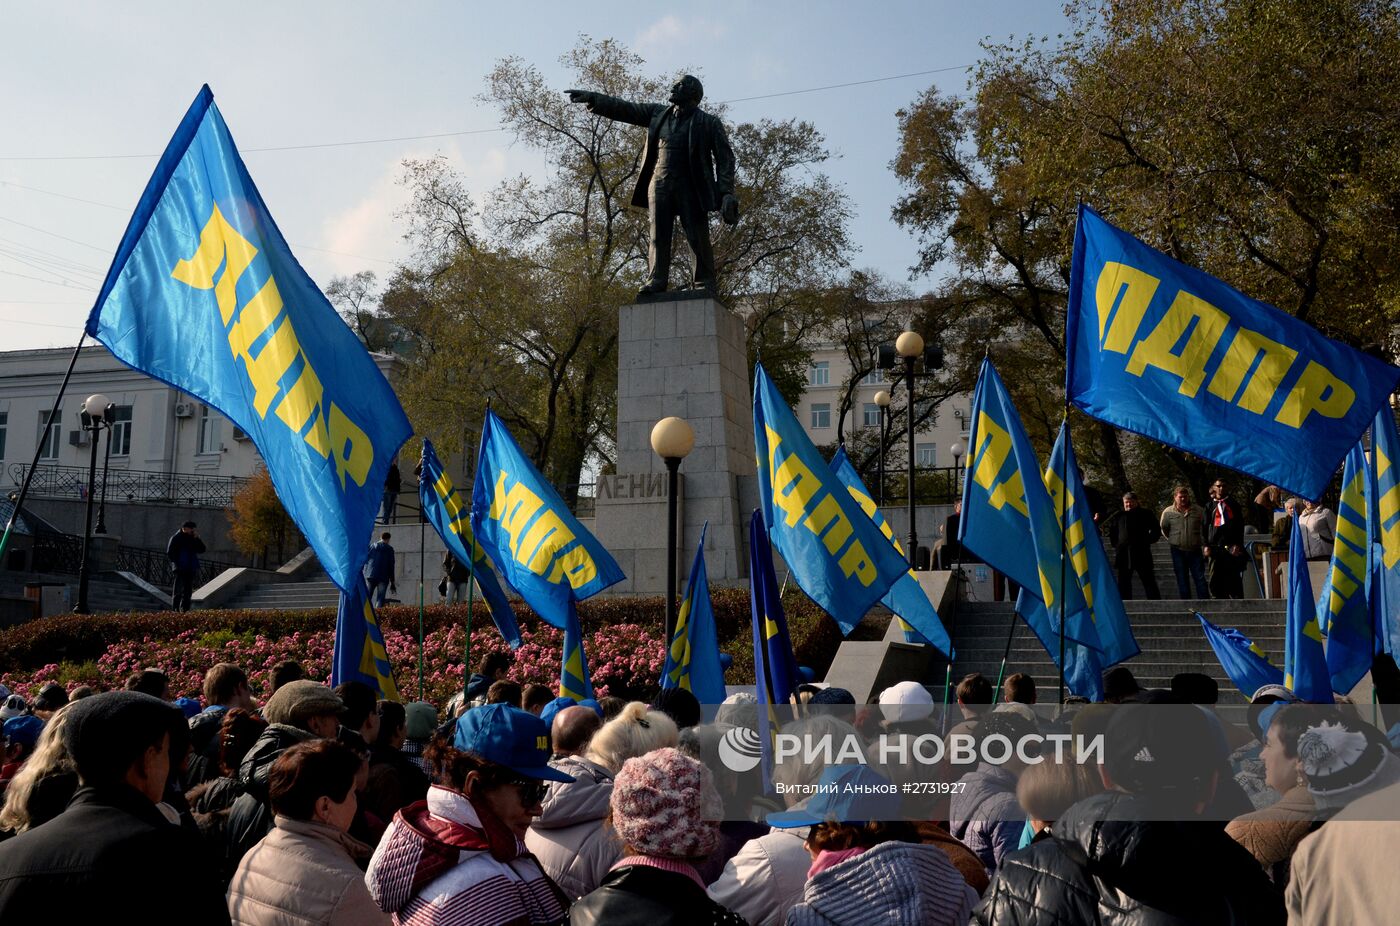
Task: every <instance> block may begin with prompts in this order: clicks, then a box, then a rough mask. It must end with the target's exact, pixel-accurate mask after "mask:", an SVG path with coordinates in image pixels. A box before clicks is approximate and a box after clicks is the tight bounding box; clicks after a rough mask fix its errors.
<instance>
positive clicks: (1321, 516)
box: [1298, 505, 1337, 559]
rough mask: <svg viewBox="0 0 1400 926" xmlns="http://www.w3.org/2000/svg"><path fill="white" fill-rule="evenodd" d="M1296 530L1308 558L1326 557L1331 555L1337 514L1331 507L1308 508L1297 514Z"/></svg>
mask: <svg viewBox="0 0 1400 926" xmlns="http://www.w3.org/2000/svg"><path fill="white" fill-rule="evenodd" d="M1298 532H1299V533H1300V534H1301V535H1302V537H1303V555H1304V556H1306V557H1307V558H1308V559H1326V558H1327V557H1329V556H1331V555H1332V544H1333V542H1334V541H1335V540H1336V539H1337V516H1336V515H1335V514H1333V513H1332V509H1331V508H1323V507H1322V506H1321V505H1319V506H1317V507H1316V508H1309V509H1307V510H1306V511H1304V512H1303V513H1302V514H1300V515H1298Z"/></svg>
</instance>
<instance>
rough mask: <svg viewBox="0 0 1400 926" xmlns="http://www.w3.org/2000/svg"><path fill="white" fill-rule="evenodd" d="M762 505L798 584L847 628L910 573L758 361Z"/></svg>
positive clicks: (756, 439)
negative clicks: (836, 474)
mask: <svg viewBox="0 0 1400 926" xmlns="http://www.w3.org/2000/svg"><path fill="white" fill-rule="evenodd" d="M753 430H754V445H755V448H756V452H757V455H758V497H759V508H760V510H761V511H762V512H763V519H764V521H765V522H766V523H767V525H768V533H769V534H770V535H771V536H772V542H773V546H775V547H777V548H778V552H779V553H781V554H782V555H783V561H784V562H786V563H787V566H788V569H789V570H791V573H792V578H793V579H794V580H795V581H796V582H797V586H798V588H800V589H802V590H803V591H804V592H806V593H807V596H808V597H809V598H811V599H812V600H813V601H815V602H816V603H817V604H819V605H821V606H822V608H823V609H824V610H825V611H826V613H828V614H830V615H831V616H832V617H833V618H835V620H836V623H837V624H839V625H841V633H842V634H848V633H850V632H851V631H852V630H853V629H855V626H856V624H858V623H860V620H861V618H862V617H864V616H865V612H866V611H869V610H870V606H871V605H873V604H874V603H875V602H877V601H879V600H880V599H881V598H883V597H885V594H886V593H887V592H888V591H889V590H890V586H892V585H894V583H895V582H897V581H898V580H899V578H900V576H903V575H906V574H908V572H909V564H908V563H907V562H905V561H904V558H903V557H901V556H900V555H899V554H898V553H897V552H895V549H894V546H893V545H891V544H890V542H889V541H888V540H887V539H885V536H884V534H882V533H880V529H879V528H878V527H876V526H875V522H874V521H871V520H870V518H869V517H868V516H867V515H866V514H865V512H864V511H862V510H861V508H860V505H858V504H856V500H855V499H853V498H851V494H850V493H849V492H847V491H846V489H845V487H844V486H842V485H841V483H840V481H839V480H837V479H836V478H835V477H834V476H833V475H832V473H831V471H830V470H829V469H828V468H827V464H826V461H825V460H824V459H822V456H821V454H820V453H818V452H817V448H816V447H814V446H812V441H811V440H810V439H809V438H808V437H807V433H806V432H805V431H803V430H802V426H801V425H800V424H798V422H797V418H796V417H794V416H793V414H792V409H790V408H788V405H787V403H786V402H784V401H783V397H782V396H781V395H780V394H779V393H778V389H777V387H776V386H774V385H773V381H772V380H770V379H769V378H768V374H767V372H765V371H764V369H763V365H762V364H759V365H758V366H756V367H755V368H754V384H753Z"/></svg>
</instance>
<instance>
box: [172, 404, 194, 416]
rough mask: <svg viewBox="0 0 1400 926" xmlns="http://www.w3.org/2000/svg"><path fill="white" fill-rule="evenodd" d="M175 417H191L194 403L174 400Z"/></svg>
mask: <svg viewBox="0 0 1400 926" xmlns="http://www.w3.org/2000/svg"><path fill="white" fill-rule="evenodd" d="M175 417H176V418H193V417H194V403H193V402H176V403H175Z"/></svg>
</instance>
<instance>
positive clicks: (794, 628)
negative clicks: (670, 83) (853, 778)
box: [0, 588, 841, 687]
mask: <svg viewBox="0 0 1400 926" xmlns="http://www.w3.org/2000/svg"><path fill="white" fill-rule="evenodd" d="M710 597H711V601H712V603H713V605H714V611H715V623H716V629H717V636H718V639H719V641H720V650H721V651H722V652H726V653H729V654H730V655H731V656H732V657H733V659H734V665H733V668H732V669H731V670H730V671H729V673H728V674H727V679H728V681H729V682H730V684H736V685H744V684H750V685H751V684H753V653H752V642H751V641H752V631H751V629H750V612H749V595H748V590H747V589H744V588H716V589H712V590H711V596H710ZM783 605H784V610H785V611H786V614H787V620H788V628H789V633H790V634H791V636H792V641H793V649H794V651H795V652H796V654H797V660H798V662H799V663H800V664H802V665H807V666H811V667H812V668H813V669H814V670H815V671H816V672H817V675H818V677H821V676H822V675H823V674H825V672H826V670H827V668H828V667H829V666H830V664H831V660H832V658H833V657H834V656H835V653H836V647H837V646H838V645H839V644H840V642H841V635H840V630H839V629H838V628H837V626H836V623H835V622H834V621H832V620H830V619H829V618H828V617H827V616H826V614H825V612H823V611H822V610H821V609H820V608H819V607H817V606H816V605H815V604H813V603H812V602H811V601H810V600H809V599H808V598H807V597H806V596H804V595H802V594H801V593H799V592H796V591H793V592H790V593H789V594H788V595H786V596H785V597H784V599H783ZM515 610H516V616H517V619H518V620H519V622H520V624H521V626H522V627H528V626H533V625H534V624H535V623H536V622H537V620H538V619H537V618H535V616H534V614H533V612H531V611H530V609H529V608H527V607H526V606H525V605H524V604H522V603H520V602H516V603H515ZM462 615H463V608H462V607H455V608H452V609H449V608H447V607H445V606H442V605H434V606H431V607H428V608H425V609H424V612H423V617H422V630H423V632H424V633H425V634H426V633H432V632H434V631H443V630H446V629H449V628H452V627H456V626H458V625H460V623H461V621H462ZM579 618H580V621H581V622H582V624H583V626H584V629H585V632H589V631H594V632H596V628H598V627H602V626H615V625H637V626H639V627H641V628H642V629H644V630H646V631H649V632H650V633H652V634H653V635H655V636H656V637H657V638H660V636H661V634H662V628H663V625H664V620H665V608H664V604H663V601H662V599H661V598H660V597H651V598H623V597H618V598H601V599H597V598H595V599H592V600H589V601H585V602H582V603H581V604H580V605H579ZM490 621H491V617H490V613H489V611H488V610H487V609H486V607H485V605H484V604H483V603H482V602H477V603H476V607H475V608H474V610H473V627H474V628H481V627H489V626H490ZM380 622H381V624H382V625H383V627H384V628H385V629H386V630H391V629H392V630H398V631H400V632H403V633H407V634H410V635H413V636H415V637H416V635H417V634H418V632H419V614H418V609H417V608H416V607H411V606H407V605H391V606H388V607H385V608H384V609H382V610H381V612H380ZM334 627H335V609H334V608H316V609H300V610H285V611H248V610H212V611H191V612H187V613H177V612H173V611H162V612H152V613H139V612H133V613H109V614H92V615H76V614H74V615H63V616H53V617H47V618H41V619H39V620H34V621H29V622H27V623H24V624H20V625H18V626H16V627H11V628H8V629H6V630H4V631H0V675H12V674H13V675H21V674H25V673H30V672H33V671H35V670H37V669H39V668H41V667H43V666H47V665H75V664H83V663H91V662H94V661H95V660H97V659H99V658H100V657H101V656H102V655H103V654H104V653H106V652H107V651H108V649H109V648H110V647H111V646H112V645H113V644H115V643H117V642H120V641H131V640H141V639H144V638H150V639H152V640H156V641H164V640H171V639H174V638H175V637H177V636H178V635H180V634H182V633H184V632H186V631H190V630H194V631H197V632H198V633H199V634H200V635H201V638H202V639H206V638H207V639H214V640H217V639H218V638H220V636H223V637H225V638H231V637H233V636H249V635H258V636H263V637H267V638H270V639H279V638H282V637H287V636H291V635H292V634H295V633H299V632H300V633H306V632H308V631H324V630H332V629H334ZM646 684H648V682H647V680H643V679H636V680H634V686H636V687H644V686H645V685H646Z"/></svg>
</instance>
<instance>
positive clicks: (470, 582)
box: [462, 539, 476, 704]
mask: <svg viewBox="0 0 1400 926" xmlns="http://www.w3.org/2000/svg"><path fill="white" fill-rule="evenodd" d="M472 543H473V544H475V543H476V540H475V539H473V540H472ZM469 552H471V551H469ZM467 571H468V572H469V573H471V574H470V575H469V576H468V577H467V642H466V643H463V644H462V703H463V704H465V703H466V701H467V681H468V680H469V679H470V678H471V664H472V611H473V610H475V608H476V572H475V571H474V570H472V569H471V568H470V567H468V570H467Z"/></svg>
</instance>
